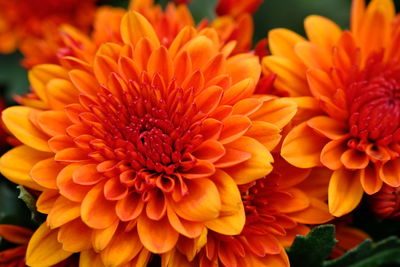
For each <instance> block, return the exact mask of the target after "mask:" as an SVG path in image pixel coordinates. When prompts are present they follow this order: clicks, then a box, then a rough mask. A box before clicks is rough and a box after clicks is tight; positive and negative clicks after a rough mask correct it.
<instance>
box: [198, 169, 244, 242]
mask: <svg viewBox="0 0 400 267" xmlns="http://www.w3.org/2000/svg"><path fill="white" fill-rule="evenodd" d="M213 181H214V183H215V184H216V186H217V188H218V192H219V195H220V197H221V203H222V206H221V214H220V216H219V217H218V218H216V219H214V220H210V221H207V222H205V225H206V226H207V227H208V228H209V229H211V230H213V231H215V232H217V233H220V234H223V235H238V234H240V232H241V231H242V230H243V227H244V224H245V221H246V216H245V212H244V206H243V202H242V198H241V195H240V192H239V188H238V186H237V185H236V183H235V181H234V180H233V179H232V177H230V176H229V175H228V174H227V173H225V172H223V171H221V170H218V171H217V172H216V173H215V175H214V177H213Z"/></svg>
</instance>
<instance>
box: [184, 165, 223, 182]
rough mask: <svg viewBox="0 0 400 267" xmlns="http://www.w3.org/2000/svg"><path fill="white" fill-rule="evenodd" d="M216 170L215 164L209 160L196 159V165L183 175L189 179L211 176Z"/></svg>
mask: <svg viewBox="0 0 400 267" xmlns="http://www.w3.org/2000/svg"><path fill="white" fill-rule="evenodd" d="M214 172H215V166H214V164H212V163H211V162H209V161H208V160H196V163H195V165H194V166H193V167H192V168H191V169H190V170H187V171H186V172H185V173H182V175H183V176H184V177H185V178H187V179H197V178H203V177H209V176H211V175H213V174H214Z"/></svg>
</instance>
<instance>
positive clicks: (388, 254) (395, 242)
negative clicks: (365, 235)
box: [324, 236, 400, 267]
mask: <svg viewBox="0 0 400 267" xmlns="http://www.w3.org/2000/svg"><path fill="white" fill-rule="evenodd" d="M399 255H400V239H399V238H398V237H395V236H391V237H388V238H386V239H384V240H382V241H380V242H378V243H376V244H373V243H372V241H371V240H369V239H367V240H365V241H364V242H362V243H361V244H360V245H358V246H357V247H355V248H354V249H351V250H349V251H348V252H347V253H346V254H344V255H343V256H341V257H340V258H338V259H334V260H331V261H326V262H325V263H324V267H342V266H348V267H378V266H382V265H383V264H393V263H400V257H399Z"/></svg>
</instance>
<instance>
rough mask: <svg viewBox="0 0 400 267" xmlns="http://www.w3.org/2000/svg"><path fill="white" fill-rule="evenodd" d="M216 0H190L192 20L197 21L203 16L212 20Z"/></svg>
mask: <svg viewBox="0 0 400 267" xmlns="http://www.w3.org/2000/svg"><path fill="white" fill-rule="evenodd" d="M216 5H217V0H207V1H204V0H192V1H191V2H190V4H189V9H190V12H192V15H193V17H194V20H195V21H196V22H197V23H199V22H200V21H202V20H203V19H204V18H206V19H208V20H209V21H212V20H213V19H214V18H215V7H216Z"/></svg>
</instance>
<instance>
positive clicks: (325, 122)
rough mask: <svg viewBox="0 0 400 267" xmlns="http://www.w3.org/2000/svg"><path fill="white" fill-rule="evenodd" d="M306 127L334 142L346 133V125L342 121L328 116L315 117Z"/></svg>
mask: <svg viewBox="0 0 400 267" xmlns="http://www.w3.org/2000/svg"><path fill="white" fill-rule="evenodd" d="M307 125H308V126H309V127H311V128H313V129H314V130H315V131H316V132H318V133H320V134H322V135H323V136H325V137H327V138H329V139H332V140H336V139H339V138H341V137H343V136H344V135H345V134H346V133H347V131H346V124H345V123H344V122H342V121H338V120H335V119H332V118H331V117H328V116H317V117H314V118H312V119H310V120H308V121H307Z"/></svg>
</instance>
